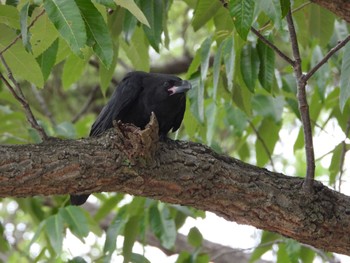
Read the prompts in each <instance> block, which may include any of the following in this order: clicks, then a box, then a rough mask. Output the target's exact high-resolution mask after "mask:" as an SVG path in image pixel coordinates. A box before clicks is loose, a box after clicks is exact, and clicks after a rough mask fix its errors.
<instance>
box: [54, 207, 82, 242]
mask: <svg viewBox="0 0 350 263" xmlns="http://www.w3.org/2000/svg"><path fill="white" fill-rule="evenodd" d="M59 214H60V215H61V216H62V218H63V219H64V222H65V223H66V224H67V225H68V227H69V229H70V230H71V231H72V233H73V234H74V235H75V236H77V237H78V238H80V240H82V241H83V238H84V237H87V235H88V234H89V225H88V221H87V219H86V215H85V214H84V213H83V211H82V209H81V208H80V207H77V206H67V207H63V208H60V210H59Z"/></svg>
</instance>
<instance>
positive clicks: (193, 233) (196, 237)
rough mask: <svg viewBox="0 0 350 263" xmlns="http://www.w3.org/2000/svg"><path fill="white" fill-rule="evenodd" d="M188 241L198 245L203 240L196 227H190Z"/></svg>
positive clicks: (195, 245) (194, 245)
mask: <svg viewBox="0 0 350 263" xmlns="http://www.w3.org/2000/svg"><path fill="white" fill-rule="evenodd" d="M187 240H188V243H190V244H191V245H192V246H193V247H196V248H197V247H200V246H201V245H202V242H203V236H202V234H201V232H200V231H199V230H198V228H197V227H192V228H191V229H190V232H189V233H188V236H187Z"/></svg>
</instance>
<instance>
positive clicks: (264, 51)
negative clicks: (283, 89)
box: [256, 35, 275, 92]
mask: <svg viewBox="0 0 350 263" xmlns="http://www.w3.org/2000/svg"><path fill="white" fill-rule="evenodd" d="M267 39H268V40H269V41H270V42H272V37H271V35H270V36H269V37H267ZM256 48H257V51H258V55H259V60H260V68H259V82H260V84H261V86H262V87H263V88H264V89H265V90H267V91H268V92H271V89H272V85H273V80H274V76H275V52H274V51H273V50H272V49H271V48H270V47H268V46H267V45H265V43H263V42H262V41H261V40H260V39H259V40H258V44H257V46H256Z"/></svg>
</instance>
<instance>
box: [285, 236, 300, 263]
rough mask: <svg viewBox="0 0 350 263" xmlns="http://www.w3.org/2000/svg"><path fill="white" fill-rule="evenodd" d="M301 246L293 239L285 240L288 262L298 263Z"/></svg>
mask: <svg viewBox="0 0 350 263" xmlns="http://www.w3.org/2000/svg"><path fill="white" fill-rule="evenodd" d="M300 249H301V245H300V243H299V242H297V241H295V240H293V239H287V240H286V252H287V254H288V257H289V260H290V261H291V262H292V263H298V262H299V257H300Z"/></svg>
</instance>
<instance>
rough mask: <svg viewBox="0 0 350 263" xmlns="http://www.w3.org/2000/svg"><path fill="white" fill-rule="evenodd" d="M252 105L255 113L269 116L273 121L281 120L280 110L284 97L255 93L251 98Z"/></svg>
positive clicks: (281, 110) (281, 109)
mask: <svg viewBox="0 0 350 263" xmlns="http://www.w3.org/2000/svg"><path fill="white" fill-rule="evenodd" d="M252 106H253V109H254V111H256V112H257V114H259V115H261V116H264V117H269V118H271V119H272V120H273V121H274V122H275V123H279V122H280V121H281V120H282V112H283V107H284V97H283V96H277V97H275V98H274V97H271V96H265V95H262V94H258V95H255V96H254V97H253V99H252Z"/></svg>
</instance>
